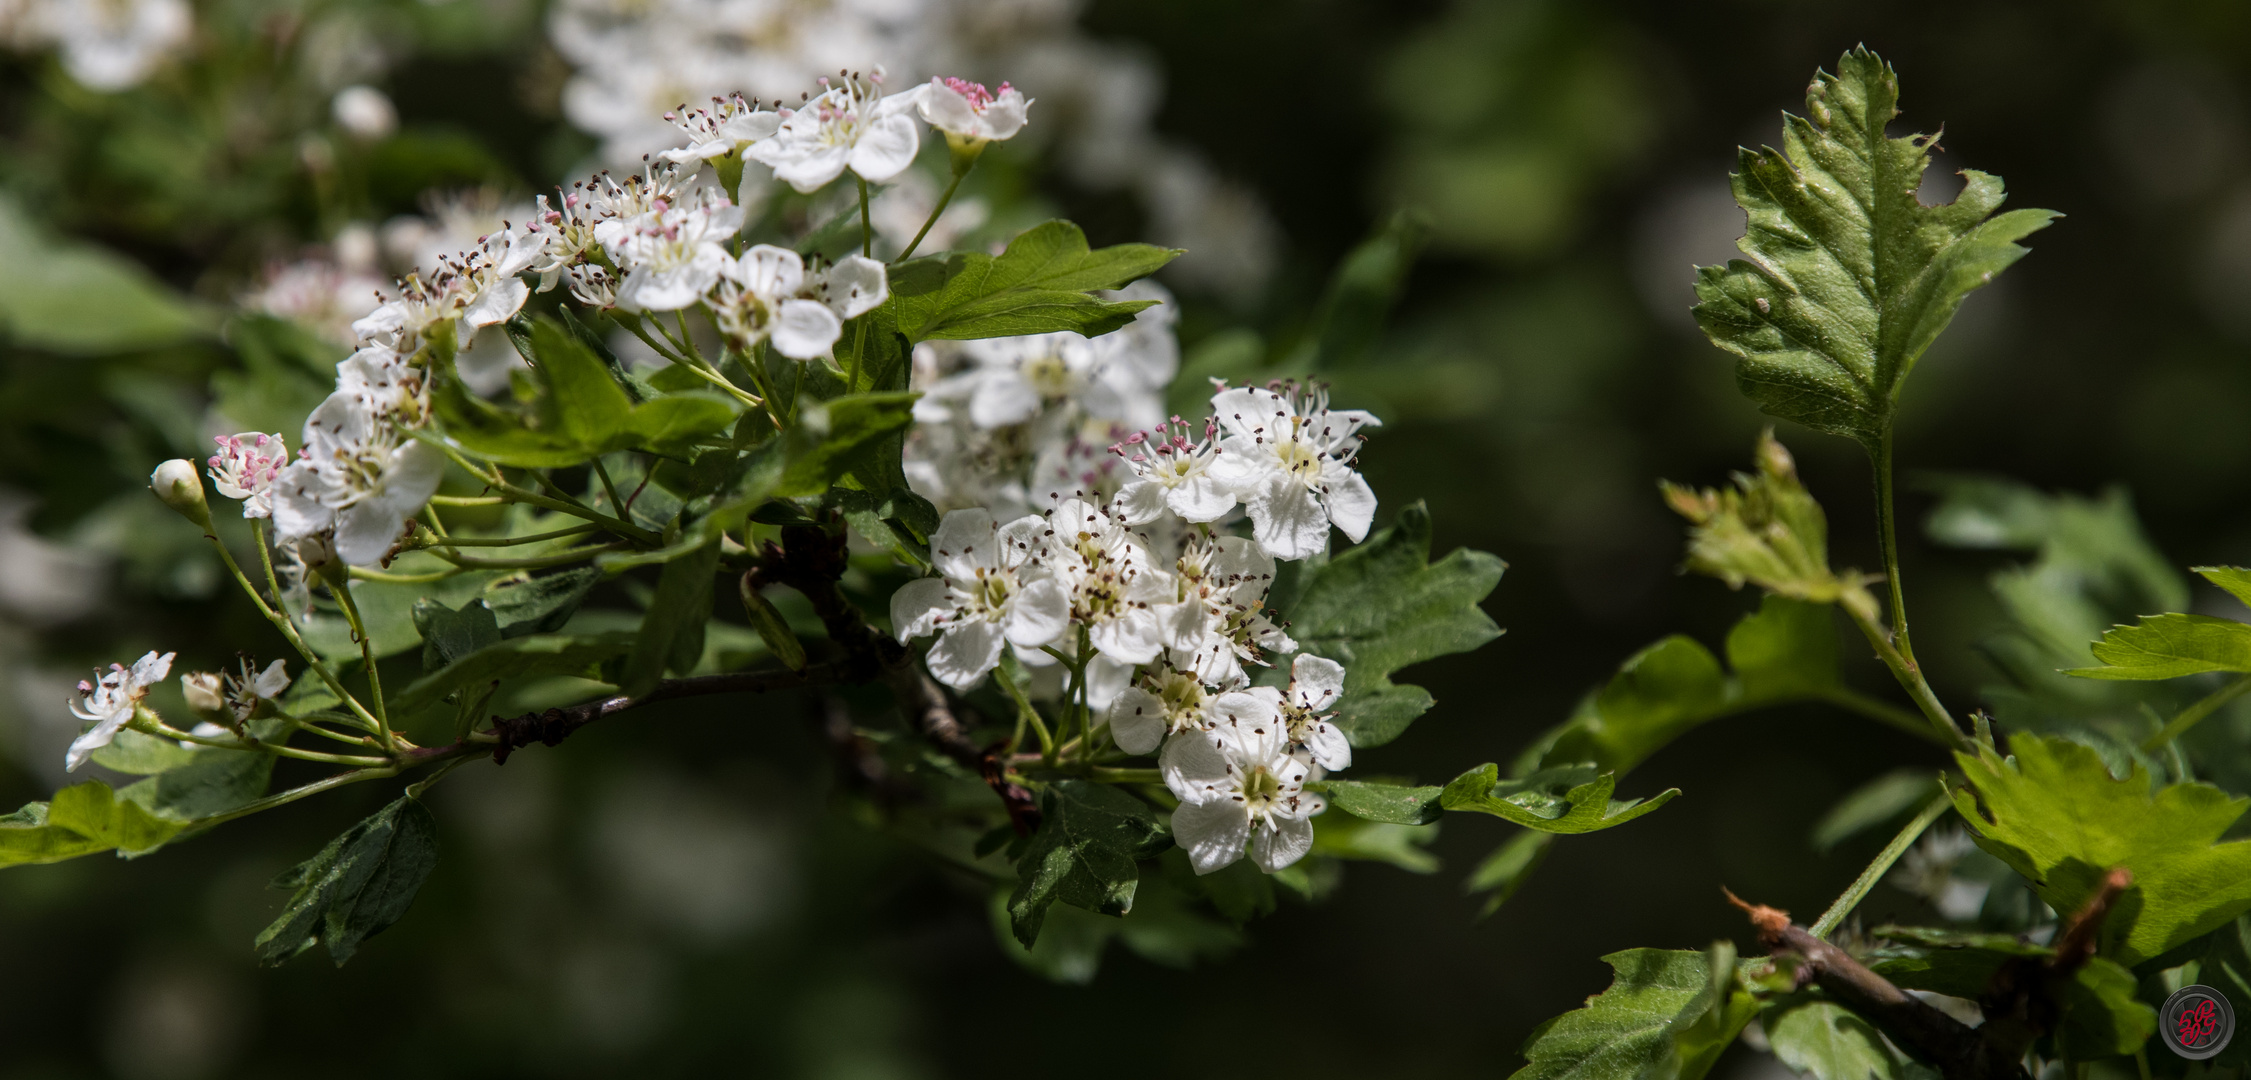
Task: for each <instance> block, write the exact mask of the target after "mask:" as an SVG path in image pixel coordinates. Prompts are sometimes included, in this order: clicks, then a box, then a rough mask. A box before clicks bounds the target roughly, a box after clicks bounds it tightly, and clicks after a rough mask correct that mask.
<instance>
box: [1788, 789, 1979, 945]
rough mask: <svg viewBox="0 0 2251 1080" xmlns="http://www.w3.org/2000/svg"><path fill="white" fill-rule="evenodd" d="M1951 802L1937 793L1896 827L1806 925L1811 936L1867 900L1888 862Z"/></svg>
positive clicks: (1828, 930)
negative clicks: (1848, 883) (1872, 858)
mask: <svg viewBox="0 0 2251 1080" xmlns="http://www.w3.org/2000/svg"><path fill="white" fill-rule="evenodd" d="M1953 805H1954V798H1953V796H1951V795H1949V794H1947V793H1945V792H1940V793H1939V795H1938V797H1937V798H1934V799H1932V800H1931V801H1930V803H1929V805H1926V806H1924V807H1923V808H1922V810H1920V811H1918V812H1917V813H1916V814H1915V820H1913V821H1910V822H1908V823H1907V827H1906V828H1904V829H1901V830H1899V835H1898V836H1894V837H1892V838H1891V843H1889V844H1885V845H1884V850H1882V851H1880V852H1877V853H1876V861H1874V862H1872V863H1869V864H1868V869H1866V870H1862V871H1861V872H1860V876H1859V877H1858V878H1855V879H1853V883H1852V885H1851V887H1850V888H1847V889H1846V890H1845V893H1844V895H1843V896H1840V897H1838V898H1837V902H1836V903H1834V904H1831V905H1829V910H1827V911H1824V912H1822V913H1821V918H1820V920H1819V921H1818V922H1815V923H1814V924H1813V925H1812V926H1810V927H1807V929H1808V930H1809V931H1810V932H1811V933H1812V934H1813V936H1814V937H1817V938H1825V937H1828V936H1829V935H1830V934H1833V933H1835V932H1836V930H1837V926H1838V924H1840V923H1842V922H1844V921H1845V916H1847V915H1850V914H1852V909H1853V908H1856V907H1858V906H1860V902H1861V901H1862V900H1864V899H1867V897H1868V890H1870V889H1873V888H1875V887H1876V882H1878V881H1881V880H1883V877H1884V875H1885V874H1886V873H1888V872H1889V871H1890V870H1891V865H1892V864H1893V863H1895V862H1898V861H1899V857H1900V856H1901V855H1905V854H1907V849H1908V848H1909V847H1912V846H1913V845H1914V843H1915V840H1916V838H1918V837H1920V836H1922V835H1923V830H1924V829H1928V828H1930V827H1931V822H1934V821H1937V820H1938V819H1939V816H1940V815H1942V814H1944V813H1946V811H1947V809H1948V808H1949V807H1952V806H1953Z"/></svg>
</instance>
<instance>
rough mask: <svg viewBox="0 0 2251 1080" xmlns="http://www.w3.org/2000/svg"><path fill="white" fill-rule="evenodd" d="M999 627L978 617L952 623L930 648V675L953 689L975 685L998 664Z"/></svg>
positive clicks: (965, 688)
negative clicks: (977, 619)
mask: <svg viewBox="0 0 2251 1080" xmlns="http://www.w3.org/2000/svg"><path fill="white" fill-rule="evenodd" d="M1001 644H1002V641H1001V635H1000V628H999V627H997V626H994V625H993V624H991V623H989V622H984V621H982V620H979V621H976V622H966V623H961V624H958V625H956V626H954V627H953V628H952V629H949V630H947V631H946V632H945V633H944V634H941V635H939V637H938V643H937V644H936V645H933V646H931V647H930V657H929V663H930V674H931V675H933V676H936V677H937V679H938V681H939V682H942V683H945V684H946V685H947V686H951V687H953V688H954V689H956V690H967V689H969V688H970V687H972V686H975V685H977V683H978V680H980V679H983V678H984V677H985V673H986V672H988V671H991V670H992V669H993V665H995V664H998V663H1000V647H1001Z"/></svg>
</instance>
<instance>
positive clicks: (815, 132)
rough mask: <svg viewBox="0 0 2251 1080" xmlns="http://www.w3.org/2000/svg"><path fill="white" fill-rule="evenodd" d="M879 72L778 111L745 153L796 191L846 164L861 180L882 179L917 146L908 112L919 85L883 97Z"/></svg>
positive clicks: (816, 185) (909, 159)
mask: <svg viewBox="0 0 2251 1080" xmlns="http://www.w3.org/2000/svg"><path fill="white" fill-rule="evenodd" d="M882 82H883V72H882V71H881V70H880V69H878V70H877V71H876V72H875V73H874V74H872V75H870V76H868V77H866V78H862V77H860V76H859V75H856V74H855V75H846V76H845V77H844V81H843V82H842V83H841V84H835V85H832V84H830V82H829V80H828V77H827V76H823V77H822V78H821V85H822V86H825V87H828V89H827V90H824V91H823V92H822V93H821V95H820V96H819V97H816V98H814V99H812V100H811V101H808V102H806V103H805V104H803V105H800V106H798V107H797V108H795V109H784V110H782V111H781V117H782V122H781V127H780V128H778V129H777V130H776V131H775V132H774V135H773V137H771V138H768V139H765V140H762V141H760V142H757V143H753V144H751V146H750V148H749V149H748V150H746V151H744V153H745V154H746V155H747V156H749V157H750V159H751V160H753V161H757V162H761V163H763V164H766V165H770V166H772V167H773V170H774V178H775V179H777V180H781V181H783V182H785V183H787V184H788V185H789V186H791V187H793V188H796V189H797V190H798V191H800V192H811V191H816V190H819V189H820V188H821V186H822V185H825V184H827V183H828V182H829V181H831V180H834V179H836V178H837V177H839V176H842V175H843V174H844V170H846V169H847V168H849V169H851V170H852V171H853V172H854V173H856V174H858V175H859V177H860V179H862V180H869V181H873V182H876V183H881V182H883V181H885V180H889V179H891V178H892V177H894V176H897V175H899V174H900V173H901V172H903V171H905V170H906V167H907V166H909V165H912V164H914V155H915V151H916V150H917V149H919V148H920V147H921V145H922V143H921V138H920V137H919V136H918V135H917V134H916V133H915V126H914V120H913V118H912V116H911V112H912V110H913V109H914V107H915V105H916V103H917V102H918V101H919V100H920V99H921V97H922V94H923V91H924V88H923V87H919V86H918V87H916V88H914V89H913V90H909V91H907V92H906V93H903V94H894V95H891V96H889V97H885V96H883V91H882V89H881V86H882Z"/></svg>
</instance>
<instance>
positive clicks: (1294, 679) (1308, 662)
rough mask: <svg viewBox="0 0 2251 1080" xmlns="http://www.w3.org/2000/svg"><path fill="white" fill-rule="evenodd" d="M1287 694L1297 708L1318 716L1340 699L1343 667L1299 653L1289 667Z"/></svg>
mask: <svg viewBox="0 0 2251 1080" xmlns="http://www.w3.org/2000/svg"><path fill="white" fill-rule="evenodd" d="M1290 693H1291V694H1293V695H1294V696H1295V697H1296V698H1297V703H1298V706H1299V707H1300V708H1305V709H1311V710H1313V711H1314V712H1321V711H1322V710H1325V709H1327V708H1328V707H1329V706H1331V705H1334V704H1336V703H1337V699H1338V698H1339V697H1342V696H1344V665H1343V664H1339V663H1337V662H1336V661H1334V660H1331V659H1329V658H1328V657H1325V656H1315V655H1313V654H1312V653H1299V654H1298V658H1297V660H1296V661H1295V662H1293V663H1291V664H1290Z"/></svg>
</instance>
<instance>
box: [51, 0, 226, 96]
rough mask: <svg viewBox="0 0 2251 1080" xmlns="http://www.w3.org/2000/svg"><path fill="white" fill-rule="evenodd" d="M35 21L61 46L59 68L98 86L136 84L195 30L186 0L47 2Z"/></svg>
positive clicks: (114, 87) (78, 0) (114, 88)
mask: <svg viewBox="0 0 2251 1080" xmlns="http://www.w3.org/2000/svg"><path fill="white" fill-rule="evenodd" d="M33 21H34V23H35V24H36V26H35V31H36V33H37V34H38V36H41V37H44V38H47V39H49V40H52V41H54V42H55V43H56V44H57V45H60V46H61V47H62V60H63V70H65V71H68V72H70V77H71V78H73V79H76V80H78V81H79V82H80V83H83V84H85V85H86V86H89V87H92V88H93V89H96V90H123V89H126V88H128V87H131V86H136V85H139V84H140V83H141V82H142V81H143V80H145V79H147V78H148V77H149V75H150V74H151V73H153V72H154V71H155V70H156V67H157V65H158V64H161V63H163V62H164V59H165V58H166V57H167V56H169V55H170V54H172V53H173V52H175V51H177V50H179V49H180V48H181V47H182V46H184V45H186V44H187V43H188V39H189V37H190V36H191V35H192V34H193V33H194V30H195V26H194V13H193V12H192V11H191V10H190V9H189V7H188V4H187V0H50V2H48V3H46V4H43V5H41V6H40V7H38V8H36V9H34V20H33Z"/></svg>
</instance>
